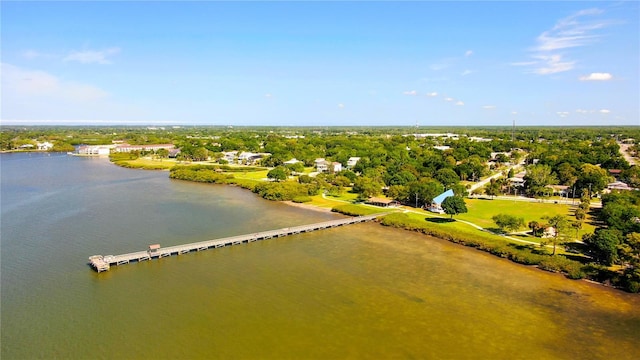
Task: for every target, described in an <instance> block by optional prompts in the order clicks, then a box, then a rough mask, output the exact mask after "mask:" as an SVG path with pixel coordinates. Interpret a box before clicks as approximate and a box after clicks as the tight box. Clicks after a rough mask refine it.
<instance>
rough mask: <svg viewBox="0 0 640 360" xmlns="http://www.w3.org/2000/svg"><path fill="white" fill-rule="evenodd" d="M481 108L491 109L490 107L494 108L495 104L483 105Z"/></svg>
mask: <svg viewBox="0 0 640 360" xmlns="http://www.w3.org/2000/svg"><path fill="white" fill-rule="evenodd" d="M482 108H483V109H487V110H492V109H495V108H496V106H495V105H484V106H483V107H482Z"/></svg>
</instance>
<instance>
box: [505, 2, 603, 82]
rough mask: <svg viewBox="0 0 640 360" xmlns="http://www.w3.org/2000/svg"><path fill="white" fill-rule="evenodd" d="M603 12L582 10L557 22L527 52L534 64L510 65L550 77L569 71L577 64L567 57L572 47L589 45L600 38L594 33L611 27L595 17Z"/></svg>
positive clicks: (518, 63)
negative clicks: (529, 68)
mask: <svg viewBox="0 0 640 360" xmlns="http://www.w3.org/2000/svg"><path fill="white" fill-rule="evenodd" d="M603 12H604V11H603V10H600V9H585V10H581V11H578V12H576V13H574V14H572V15H570V16H568V17H566V18H563V19H560V20H558V22H556V24H555V25H554V26H553V28H551V29H550V30H547V31H544V32H542V33H541V34H540V35H538V37H537V38H536V44H535V46H533V47H532V48H531V49H530V51H531V52H532V54H531V57H532V58H533V59H534V61H526V62H517V63H512V64H511V65H514V66H531V67H533V69H532V70H531V71H532V72H533V73H535V74H539V75H549V74H555V73H560V72H565V71H569V70H572V69H573V68H574V67H575V64H576V61H575V60H572V59H568V58H567V54H566V51H567V50H568V49H571V48H576V47H583V46H588V45H592V44H593V43H595V42H596V41H597V40H598V39H599V38H600V35H598V34H597V33H596V32H597V30H600V29H602V28H604V27H606V26H608V25H610V24H611V22H610V21H607V20H602V19H600V18H598V15H601V14H602V13H603Z"/></svg>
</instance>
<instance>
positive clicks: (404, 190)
mask: <svg viewBox="0 0 640 360" xmlns="http://www.w3.org/2000/svg"><path fill="white" fill-rule="evenodd" d="M387 197H389V198H392V199H395V200H398V201H400V202H405V201H406V200H407V199H408V198H409V197H410V194H409V187H407V186H405V185H391V186H389V189H388V190H387Z"/></svg>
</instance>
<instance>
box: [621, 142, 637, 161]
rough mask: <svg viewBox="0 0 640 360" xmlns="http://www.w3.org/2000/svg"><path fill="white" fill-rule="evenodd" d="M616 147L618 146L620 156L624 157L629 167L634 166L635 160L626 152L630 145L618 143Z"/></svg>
mask: <svg viewBox="0 0 640 360" xmlns="http://www.w3.org/2000/svg"><path fill="white" fill-rule="evenodd" d="M618 145H619V146H620V154H621V155H622V156H623V157H624V159H625V160H627V162H628V163H629V165H636V160H635V158H634V157H633V156H631V154H629V152H628V151H627V150H628V148H629V146H631V145H629V144H623V143H618Z"/></svg>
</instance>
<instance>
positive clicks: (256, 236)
mask: <svg viewBox="0 0 640 360" xmlns="http://www.w3.org/2000/svg"><path fill="white" fill-rule="evenodd" d="M381 215H383V214H377V215H368V216H356V217H351V218H346V219H339V220H332V221H325V222H321V223H315V224H309V225H301V226H294V227H288V228H282V229H277V230H268V231H262V232H258V233H251V234H245V235H238V236H231V237H226V238H221V239H214V240H206V241H200V242H195V243H190V244H184V245H176V246H169V247H166V248H161V247H160V245H150V246H149V249H148V250H143V251H137V252H132V253H128V254H122V255H93V256H90V257H89V265H91V267H92V268H93V269H94V270H96V271H97V272H102V271H108V270H109V269H110V267H111V265H124V264H128V263H130V262H142V261H146V260H151V259H159V258H163V257H167V256H172V255H182V254H186V253H188V252H192V251H203V250H207V249H215V248H220V247H225V246H232V245H239V244H246V243H250V242H254V241H259V240H266V239H271V238H278V237H283V236H287V235H294V234H300V233H306V232H311V231H317V230H323V229H328V228H334V227H338V226H344V225H351V224H357V223H361V222H366V221H371V220H373V219H375V218H376V217H378V216H381Z"/></svg>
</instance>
